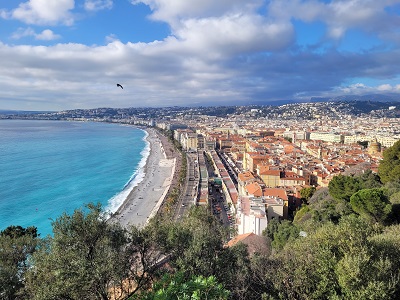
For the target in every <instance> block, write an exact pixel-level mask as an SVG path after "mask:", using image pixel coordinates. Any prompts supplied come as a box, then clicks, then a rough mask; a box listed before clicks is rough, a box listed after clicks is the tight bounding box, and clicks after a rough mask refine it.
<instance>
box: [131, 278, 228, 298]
mask: <svg viewBox="0 0 400 300" xmlns="http://www.w3.org/2000/svg"><path fill="white" fill-rule="evenodd" d="M228 297H229V291H228V290H226V289H224V288H223V286H222V284H220V283H218V282H217V280H216V278H215V277H214V276H209V277H203V276H201V275H200V276H194V277H192V278H191V279H189V280H187V279H186V278H185V276H184V274H183V273H176V274H165V275H164V276H163V277H162V278H161V280H159V281H158V282H157V283H156V284H155V285H154V287H153V289H152V290H150V291H147V292H144V293H142V294H140V295H138V296H134V297H132V299H131V300H174V299H176V300H178V299H181V300H202V299H209V300H225V299H228Z"/></svg>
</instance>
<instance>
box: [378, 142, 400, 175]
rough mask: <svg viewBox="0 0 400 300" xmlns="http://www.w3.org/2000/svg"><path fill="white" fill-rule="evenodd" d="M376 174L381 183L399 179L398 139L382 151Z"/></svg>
mask: <svg viewBox="0 0 400 300" xmlns="http://www.w3.org/2000/svg"><path fill="white" fill-rule="evenodd" d="M378 174H379V177H380V179H381V181H382V183H387V182H390V181H400V141H397V142H396V143H395V144H394V145H393V146H392V147H389V148H388V149H386V150H385V151H384V152H383V159H382V160H381V161H380V163H379V167H378Z"/></svg>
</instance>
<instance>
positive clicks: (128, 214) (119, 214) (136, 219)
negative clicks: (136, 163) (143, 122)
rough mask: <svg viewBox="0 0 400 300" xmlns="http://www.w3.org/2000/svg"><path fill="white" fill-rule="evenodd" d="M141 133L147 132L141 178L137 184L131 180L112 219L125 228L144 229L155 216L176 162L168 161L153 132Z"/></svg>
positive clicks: (152, 130) (151, 130) (149, 129)
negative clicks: (145, 155)
mask: <svg viewBox="0 0 400 300" xmlns="http://www.w3.org/2000/svg"><path fill="white" fill-rule="evenodd" d="M143 130H144V131H146V132H147V136H146V137H145V138H146V141H147V142H148V143H149V151H148V152H147V153H148V156H147V158H146V159H145V163H144V167H143V168H142V170H143V171H138V175H139V173H141V174H143V178H141V180H140V181H139V180H137V181H136V177H135V178H134V179H133V181H132V189H131V190H130V192H129V194H128V196H127V197H126V199H125V200H124V201H123V203H122V204H121V205H120V206H119V207H118V209H117V210H116V212H115V213H114V214H113V217H112V219H113V220H114V221H117V222H119V223H120V224H121V225H122V226H124V227H127V226H129V225H137V226H144V225H145V224H146V222H147V221H148V220H149V219H150V218H151V217H153V216H154V215H155V214H156V213H157V211H158V209H159V207H160V205H161V203H162V201H163V200H164V197H165V195H166V194H167V192H168V190H169V187H170V185H171V182H172V179H173V175H174V172H175V161H176V159H174V158H172V159H167V156H166V154H165V151H164V148H163V145H162V142H161V140H160V139H159V137H158V134H157V132H156V131H155V129H153V128H146V129H143ZM142 160H143V159H142Z"/></svg>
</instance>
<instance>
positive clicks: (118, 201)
mask: <svg viewBox="0 0 400 300" xmlns="http://www.w3.org/2000/svg"><path fill="white" fill-rule="evenodd" d="M148 136H149V134H148V132H147V131H145V136H144V137H143V141H144V142H145V143H146V146H145V147H144V149H143V150H142V151H141V152H140V155H141V156H142V158H141V160H140V162H139V164H138V167H137V169H136V171H135V172H134V173H133V174H132V176H131V178H129V180H128V182H127V183H126V184H125V185H124V187H123V189H122V191H121V192H119V193H118V194H116V195H115V196H113V197H112V198H111V199H110V200H109V201H108V205H107V207H106V208H105V211H107V212H108V213H115V212H116V211H117V210H118V208H119V207H120V206H121V205H122V204H123V203H124V202H125V200H126V199H127V198H128V196H129V194H130V193H131V192H132V190H133V189H134V188H135V187H136V186H138V185H139V183H141V182H142V181H143V179H144V177H145V176H146V168H145V167H146V162H147V159H148V157H149V155H150V150H151V145H150V142H149V141H148V140H147V137H148Z"/></svg>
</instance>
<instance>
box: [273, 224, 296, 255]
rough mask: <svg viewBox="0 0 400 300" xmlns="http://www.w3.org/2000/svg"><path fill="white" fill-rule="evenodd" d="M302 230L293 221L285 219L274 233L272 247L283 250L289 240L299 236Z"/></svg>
mask: <svg viewBox="0 0 400 300" xmlns="http://www.w3.org/2000/svg"><path fill="white" fill-rule="evenodd" d="M299 232H300V230H299V229H298V228H297V227H296V226H295V225H293V223H292V222H291V221H288V220H283V221H282V222H281V223H280V224H279V227H278V230H277V231H276V232H275V233H274V239H273V241H272V247H273V248H274V249H275V250H282V249H283V247H285V245H286V243H287V242H288V241H291V240H294V239H296V238H297V237H298V236H299Z"/></svg>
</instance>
